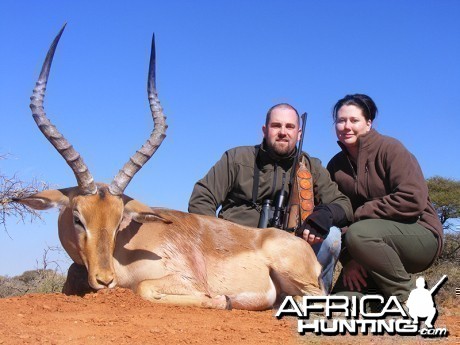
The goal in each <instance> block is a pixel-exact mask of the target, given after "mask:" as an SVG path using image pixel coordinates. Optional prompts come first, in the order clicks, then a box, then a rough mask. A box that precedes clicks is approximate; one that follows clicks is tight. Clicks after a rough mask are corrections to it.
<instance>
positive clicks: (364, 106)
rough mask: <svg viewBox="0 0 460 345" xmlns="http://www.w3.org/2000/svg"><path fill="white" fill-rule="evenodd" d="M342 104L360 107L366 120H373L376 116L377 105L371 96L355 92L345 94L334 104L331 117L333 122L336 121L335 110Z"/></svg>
mask: <svg viewBox="0 0 460 345" xmlns="http://www.w3.org/2000/svg"><path fill="white" fill-rule="evenodd" d="M344 105H354V106H355V107H358V108H359V109H361V111H362V112H363V115H364V118H365V119H366V121H369V120H371V121H374V119H375V117H376V116H377V106H376V105H375V103H374V101H373V100H372V98H370V97H369V96H367V95H364V94H360V93H356V94H354V95H346V96H345V97H344V98H342V99H340V100H339V101H338V102H337V103H336V104H335V106H334V110H333V111H332V119H333V120H334V122H336V121H337V112H338V111H339V109H340V108H341V107H342V106H344Z"/></svg>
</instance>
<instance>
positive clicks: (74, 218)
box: [14, 25, 168, 289]
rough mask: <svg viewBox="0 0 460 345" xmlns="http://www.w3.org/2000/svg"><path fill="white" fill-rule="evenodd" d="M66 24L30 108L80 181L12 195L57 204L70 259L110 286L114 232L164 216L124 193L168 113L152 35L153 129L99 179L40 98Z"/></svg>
mask: <svg viewBox="0 0 460 345" xmlns="http://www.w3.org/2000/svg"><path fill="white" fill-rule="evenodd" d="M64 28H65V25H64V27H63V28H62V29H61V30H60V32H59V34H58V35H57V36H56V38H55V39H54V41H53V43H52V44H51V47H50V49H49V51H48V54H47V56H46V59H45V62H44V63H43V67H42V70H41V73H40V76H39V78H38V81H37V83H36V86H35V88H34V90H33V94H32V97H31V104H30V108H31V110H32V116H33V118H34V120H35V122H36V123H37V125H38V128H39V129H40V130H41V131H42V133H43V134H44V136H45V137H46V138H47V139H48V140H49V141H50V143H51V144H52V145H53V146H54V147H55V148H56V150H57V151H58V152H59V153H60V154H61V156H62V157H63V158H64V160H65V161H66V162H67V164H68V165H69V166H70V168H71V169H72V171H73V173H74V175H75V177H76V180H77V183H78V186H77V187H72V188H66V189H60V190H47V191H43V192H41V193H37V194H34V195H31V196H29V197H26V198H23V199H16V200H14V201H16V202H20V203H23V204H26V205H28V206H30V207H32V208H34V209H37V210H45V209H49V208H51V207H60V208H61V215H60V219H59V235H60V239H61V242H62V245H63V246H64V248H65V250H66V251H67V252H68V253H69V255H70V256H71V257H72V259H73V260H74V261H75V262H77V263H79V264H84V265H85V266H86V268H87V269H88V282H89V284H90V286H91V287H93V288H94V289H101V288H105V287H114V286H115V285H116V276H115V273H114V267H113V251H114V248H115V239H116V234H117V232H118V231H119V230H120V229H122V228H123V227H124V226H125V225H126V224H129V222H131V221H136V222H139V223H144V222H151V221H158V220H159V221H163V222H166V223H168V221H167V220H165V219H163V218H161V217H159V216H157V215H156V214H155V213H154V212H152V210H151V209H150V208H149V207H148V206H146V205H144V204H142V203H140V202H138V201H136V200H133V199H131V198H129V197H127V196H126V195H124V194H123V192H124V190H125V188H126V187H127V186H128V184H129V182H130V181H131V179H132V178H133V176H134V175H135V174H136V173H137V172H138V171H139V170H140V169H141V168H142V166H143V165H144V164H145V163H146V162H147V161H148V160H149V159H150V158H151V157H152V155H153V154H154V153H155V151H156V150H157V149H158V147H159V146H160V144H161V142H162V141H163V139H164V138H165V131H166V128H167V126H166V123H165V120H166V117H165V116H164V114H163V109H162V107H161V105H160V102H159V100H158V97H157V92H156V88H155V41H154V39H152V51H151V56H150V67H149V75H148V83H147V92H148V99H149V103H150V109H151V112H152V117H153V120H154V130H153V131H152V133H151V135H150V137H149V138H148V140H147V141H146V142H145V144H144V145H143V146H142V147H141V148H140V149H139V150H138V151H137V152H136V153H135V154H134V155H133V156H132V157H130V159H129V161H128V162H127V163H126V164H125V165H124V166H123V168H122V169H121V170H120V171H119V172H118V174H117V175H116V176H115V178H114V180H113V181H112V183H111V184H110V185H106V184H98V183H95V182H94V179H93V177H92V175H91V173H90V172H89V170H88V168H87V166H86V164H85V163H84V162H83V159H82V158H81V156H80V155H79V153H78V152H77V151H75V149H74V148H73V146H72V145H71V144H70V143H69V142H68V141H67V140H66V139H65V138H64V137H63V136H62V135H61V133H60V132H59V131H58V130H57V128H56V127H55V126H53V125H52V124H51V122H50V121H49V119H48V118H47V116H46V114H45V111H44V107H43V99H44V96H45V90H46V84H47V81H48V76H49V72H50V68H51V63H52V60H53V56H54V52H55V50H56V46H57V44H58V42H59V39H60V37H61V35H62V32H63V31H64Z"/></svg>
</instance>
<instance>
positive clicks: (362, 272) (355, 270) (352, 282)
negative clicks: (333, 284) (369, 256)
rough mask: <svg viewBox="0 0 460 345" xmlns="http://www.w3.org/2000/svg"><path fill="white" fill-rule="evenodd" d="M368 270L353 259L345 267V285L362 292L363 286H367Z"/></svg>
mask: <svg viewBox="0 0 460 345" xmlns="http://www.w3.org/2000/svg"><path fill="white" fill-rule="evenodd" d="M365 278H367V272H366V269H365V268H364V267H363V266H362V265H361V264H359V263H358V262H356V261H355V260H351V261H350V262H349V263H347V264H346V265H345V267H344V268H343V285H345V287H347V288H349V289H350V290H351V291H354V290H355V289H356V290H357V291H360V292H361V287H366V286H367V283H366V279H365Z"/></svg>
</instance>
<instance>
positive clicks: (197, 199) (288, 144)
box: [189, 103, 352, 292]
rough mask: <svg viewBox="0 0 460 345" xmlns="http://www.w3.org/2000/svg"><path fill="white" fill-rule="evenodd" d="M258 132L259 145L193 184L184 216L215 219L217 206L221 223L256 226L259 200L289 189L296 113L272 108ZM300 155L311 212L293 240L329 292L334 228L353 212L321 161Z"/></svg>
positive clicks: (336, 244)
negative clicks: (311, 255)
mask: <svg viewBox="0 0 460 345" xmlns="http://www.w3.org/2000/svg"><path fill="white" fill-rule="evenodd" d="M262 132H263V135H264V139H263V142H262V144H261V145H256V146H241V147H236V148H234V149H231V150H228V151H227V152H225V153H224V155H223V156H222V158H221V159H220V161H218V162H217V163H216V164H215V165H214V166H213V167H212V168H211V170H209V172H208V174H207V175H206V176H205V177H203V178H202V179H201V180H199V181H198V182H197V183H196V184H195V187H194V189H193V192H192V196H191V198H190V201H189V212H191V213H198V214H204V215H211V216H215V215H216V211H217V209H218V208H219V207H220V208H221V209H220V211H219V217H220V218H223V219H226V220H229V221H232V222H235V223H239V224H242V225H247V226H252V227H257V225H258V222H259V218H260V211H261V205H262V202H263V200H266V199H270V200H274V198H275V196H276V195H278V193H280V191H281V190H282V189H284V190H285V191H286V192H287V191H288V189H289V186H288V183H287V182H286V181H287V180H289V176H290V172H291V169H292V166H293V163H294V157H295V155H296V151H297V147H296V143H297V141H299V139H300V136H301V129H300V120H299V114H298V112H297V110H296V109H295V108H294V107H292V106H291V105H289V104H287V103H281V104H277V105H275V106H273V107H272V108H270V109H269V111H268V113H267V116H266V120H265V125H264V126H263V127H262ZM303 156H304V157H305V161H306V164H307V168H308V169H309V170H310V172H311V174H312V176H313V192H314V200H315V206H316V207H315V209H314V210H313V213H312V214H311V215H310V216H309V217H308V218H307V219H306V220H305V222H304V223H303V224H302V226H301V227H300V228H299V229H297V230H296V235H297V236H299V237H302V238H303V239H304V240H306V241H307V242H308V243H310V244H311V245H312V247H313V250H314V251H315V253H316V255H317V258H318V261H319V262H320V264H321V265H322V267H323V271H322V274H321V279H322V280H323V284H324V287H325V289H326V291H328V292H329V291H330V289H331V285H332V278H333V274H334V268H335V264H336V262H337V258H338V256H339V253H340V244H341V233H340V229H338V228H337V227H342V226H345V225H347V224H348V223H349V222H351V220H352V208H351V204H350V201H349V199H348V198H347V197H346V196H345V195H343V194H342V193H340V192H339V190H338V188H337V185H336V184H335V183H334V182H332V181H331V179H330V176H329V173H328V171H327V170H326V169H325V168H324V167H322V166H321V162H320V161H319V160H318V159H316V158H312V157H310V156H309V155H307V154H306V153H303ZM286 250H289V248H286Z"/></svg>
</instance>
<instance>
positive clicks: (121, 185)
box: [109, 35, 168, 195]
mask: <svg viewBox="0 0 460 345" xmlns="http://www.w3.org/2000/svg"><path fill="white" fill-rule="evenodd" d="M147 94H148V98H149V104H150V111H151V112H152V117H153V122H154V129H153V131H152V133H151V134H150V137H149V138H148V139H147V141H146V142H145V144H144V145H143V146H142V147H141V148H140V149H139V150H137V151H136V153H135V154H134V155H132V156H131V157H130V159H129V161H128V162H127V163H126V164H125V165H124V166H123V168H122V169H121V170H120V171H119V172H118V174H117V176H115V178H114V179H113V181H112V183H111V184H110V186H109V191H110V193H111V194H113V195H121V194H123V192H124V190H125V188H126V187H127V186H128V184H129V182H130V181H131V179H132V178H133V176H134V175H135V174H136V173H137V172H138V171H139V170H140V169H141V168H142V166H143V165H144V164H145V163H147V161H148V160H149V159H150V158H151V157H152V156H153V154H154V153H155V152H156V150H157V149H158V147H159V146H160V145H161V143H162V141H163V139H164V138H165V137H166V134H165V132H166V129H167V128H168V126H167V125H166V116H165V115H164V113H163V108H162V107H161V105H160V101H159V99H158V94H157V90H156V87H155V35H153V37H152V50H151V53H150V65H149V75H148V81H147Z"/></svg>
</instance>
